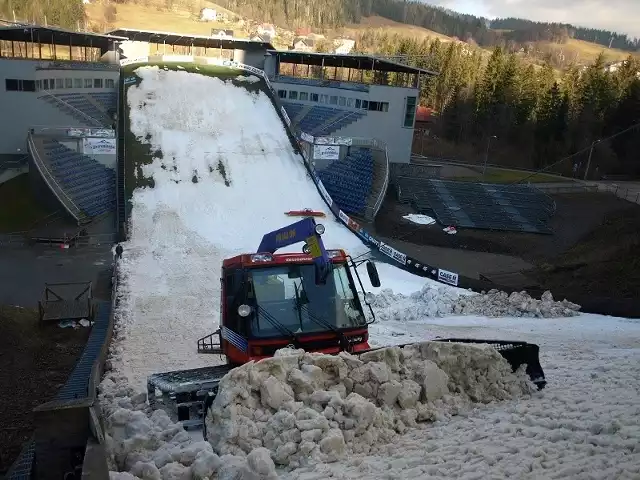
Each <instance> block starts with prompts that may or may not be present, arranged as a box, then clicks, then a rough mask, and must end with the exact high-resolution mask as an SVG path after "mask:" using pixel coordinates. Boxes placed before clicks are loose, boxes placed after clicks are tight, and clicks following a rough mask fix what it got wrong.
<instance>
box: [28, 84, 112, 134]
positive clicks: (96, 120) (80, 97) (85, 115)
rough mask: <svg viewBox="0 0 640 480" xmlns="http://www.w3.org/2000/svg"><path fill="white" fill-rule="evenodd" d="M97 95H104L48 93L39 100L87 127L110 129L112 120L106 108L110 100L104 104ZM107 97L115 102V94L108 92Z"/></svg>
mask: <svg viewBox="0 0 640 480" xmlns="http://www.w3.org/2000/svg"><path fill="white" fill-rule="evenodd" d="M97 95H102V94H90V95H89V94H86V95H85V94H83V93H59V94H52V93H46V94H45V95H41V96H40V97H38V98H40V99H41V100H43V101H45V102H47V103H49V104H50V105H53V106H55V107H56V108H58V109H59V110H61V111H62V112H64V113H66V114H67V115H70V116H71V117H73V118H75V119H76V120H78V121H80V122H82V123H83V124H84V125H86V126H90V127H102V128H105V127H106V128H110V127H111V124H112V120H111V118H110V117H109V115H108V113H107V106H106V102H108V101H109V100H104V102H103V101H102V100H101V97H98V96H97ZM107 95H112V96H113V97H114V100H113V101H114V102H115V93H113V94H111V93H108V92H107Z"/></svg>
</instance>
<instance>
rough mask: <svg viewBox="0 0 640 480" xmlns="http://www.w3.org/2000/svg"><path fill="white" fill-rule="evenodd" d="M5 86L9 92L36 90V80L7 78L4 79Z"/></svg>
mask: <svg viewBox="0 0 640 480" xmlns="http://www.w3.org/2000/svg"><path fill="white" fill-rule="evenodd" d="M4 84H5V88H6V89H7V91H8V92H35V91H36V81H35V80H17V79H15V78H6V79H5V81H4Z"/></svg>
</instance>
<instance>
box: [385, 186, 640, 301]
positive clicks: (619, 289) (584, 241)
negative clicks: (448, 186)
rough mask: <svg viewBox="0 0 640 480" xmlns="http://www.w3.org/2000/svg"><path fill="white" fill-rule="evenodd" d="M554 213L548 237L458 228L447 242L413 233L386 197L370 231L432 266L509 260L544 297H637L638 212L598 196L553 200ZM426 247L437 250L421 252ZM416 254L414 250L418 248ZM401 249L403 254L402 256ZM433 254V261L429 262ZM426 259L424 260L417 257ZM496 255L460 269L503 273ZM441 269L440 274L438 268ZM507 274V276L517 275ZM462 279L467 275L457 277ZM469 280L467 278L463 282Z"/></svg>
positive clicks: (438, 230)
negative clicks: (548, 293) (474, 254)
mask: <svg viewBox="0 0 640 480" xmlns="http://www.w3.org/2000/svg"><path fill="white" fill-rule="evenodd" d="M553 197H554V199H555V200H556V203H557V213H556V215H555V217H554V218H553V219H552V221H551V227H552V228H553V230H554V234H553V235H536V234H524V233H516V232H499V231H487V230H474V229H459V230H458V233H457V234H456V235H447V234H445V233H444V232H443V231H442V228H443V226H442V225H438V224H435V225H429V226H420V225H416V224H413V223H411V222H409V221H407V220H404V219H403V218H402V216H403V215H405V214H406V213H409V212H411V211H412V209H411V207H409V206H408V205H403V204H399V203H398V202H397V201H395V199H394V196H393V193H392V192H390V193H389V195H388V196H387V198H386V200H385V202H384V204H383V207H382V209H381V210H380V212H379V214H378V216H377V218H376V221H375V224H374V225H373V230H374V231H375V233H376V234H377V235H378V236H380V237H382V238H383V239H384V238H387V239H391V241H390V243H392V244H393V243H394V242H395V243H396V245H398V243H397V242H398V241H401V242H402V245H407V247H406V248H404V249H402V248H400V245H398V246H397V247H396V248H400V249H402V250H403V251H405V252H406V253H408V254H410V255H414V256H416V258H418V259H419V260H422V261H423V262H425V263H429V262H431V264H432V265H435V266H440V265H439V263H442V261H443V259H445V260H444V261H445V262H446V261H449V262H450V263H451V262H452V261H451V260H446V259H447V258H449V259H453V258H456V257H459V258H458V259H457V260H455V261H457V262H458V263H464V262H465V260H464V255H465V254H468V253H470V252H483V253H492V254H500V255H501V256H506V257H504V258H507V259H511V260H508V261H505V263H504V264H503V265H506V266H508V265H509V262H510V261H513V264H514V265H517V261H516V259H519V260H521V261H523V262H525V263H528V264H530V265H532V266H533V268H524V269H525V270H528V271H527V275H530V276H532V277H534V278H535V279H536V280H537V281H538V282H539V283H540V284H541V286H543V287H544V288H551V290H552V291H555V290H560V291H562V292H575V293H576V294H579V295H581V296H582V295H585V294H590V295H591V294H593V295H598V296H606V297H621V298H630V297H633V296H634V295H637V292H638V291H640V268H639V267H640V256H639V255H638V254H637V252H638V246H639V245H640V206H638V205H635V204H632V203H630V202H627V201H625V200H621V199H619V198H617V197H615V196H614V195H610V194H603V193H600V194H598V193H580V194H564V195H554V196H553ZM424 246H428V247H430V248H431V247H445V248H448V249H450V250H440V251H439V253H438V251H437V250H436V251H434V252H432V253H429V252H430V251H429V249H427V248H424ZM421 247H422V248H421ZM407 248H409V249H410V250H411V251H407ZM436 254H437V255H436ZM425 257H426V258H425ZM500 258H501V257H499V256H493V257H492V256H486V255H477V257H476V258H475V259H474V263H473V265H470V264H469V262H466V263H467V265H468V268H467V270H469V269H472V270H476V271H477V273H486V272H496V271H507V270H508V269H505V268H501V265H499V264H498V263H499V262H498V260H499V259H500ZM443 268H446V267H445V266H443ZM518 269H519V268H514V269H513V270H518ZM459 271H460V273H463V274H465V275H468V272H465V271H463V270H459ZM468 276H471V275H468Z"/></svg>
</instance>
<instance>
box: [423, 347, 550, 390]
mask: <svg viewBox="0 0 640 480" xmlns="http://www.w3.org/2000/svg"><path fill="white" fill-rule="evenodd" d="M434 341H436V342H455V343H486V344H488V345H491V346H492V347H493V348H495V349H496V350H498V352H500V355H502V356H503V357H504V358H505V360H507V362H509V364H510V365H511V368H512V369H513V371H514V372H515V371H516V370H517V369H518V368H519V367H520V365H522V364H523V363H524V364H526V365H527V370H526V372H527V375H529V378H530V379H531V381H532V382H533V383H535V384H536V386H537V387H538V390H542V389H543V388H544V387H545V385H546V384H547V381H546V380H545V378H544V372H543V371H542V366H541V365H540V357H539V354H540V347H538V345H535V344H533V343H527V342H510V341H506V340H477V339H471V338H436V339H434Z"/></svg>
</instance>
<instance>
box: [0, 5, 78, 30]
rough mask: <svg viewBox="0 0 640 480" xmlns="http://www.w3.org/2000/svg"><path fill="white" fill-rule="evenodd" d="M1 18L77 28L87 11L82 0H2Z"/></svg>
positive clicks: (0, 6) (0, 7)
mask: <svg viewBox="0 0 640 480" xmlns="http://www.w3.org/2000/svg"><path fill="white" fill-rule="evenodd" d="M0 18H2V19H5V20H9V21H13V20H14V19H15V20H16V21H18V22H28V23H37V24H39V25H45V24H46V25H55V26H58V27H62V28H69V29H74V30H75V29H77V28H78V27H79V26H80V25H82V24H83V22H84V18H85V12H84V4H83V3H82V0H46V1H43V0H0Z"/></svg>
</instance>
